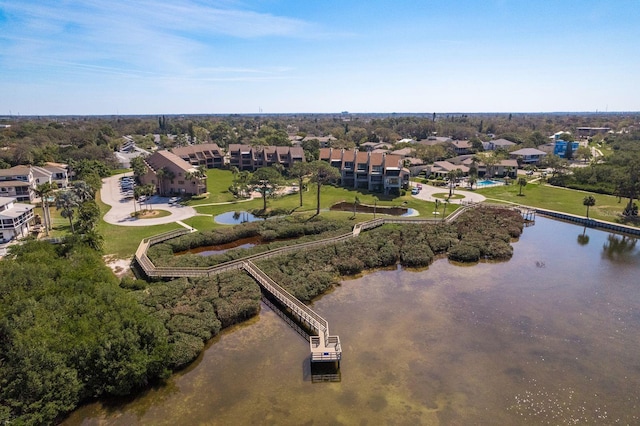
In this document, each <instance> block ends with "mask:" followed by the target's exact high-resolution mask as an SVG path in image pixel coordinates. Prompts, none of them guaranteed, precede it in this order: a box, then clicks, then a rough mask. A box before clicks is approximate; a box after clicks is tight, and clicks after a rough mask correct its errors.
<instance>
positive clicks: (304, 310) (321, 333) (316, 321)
mask: <svg viewBox="0 0 640 426" xmlns="http://www.w3.org/2000/svg"><path fill="white" fill-rule="evenodd" d="M243 269H244V270H245V271H247V272H248V273H249V275H251V276H252V277H253V278H254V279H255V280H256V281H257V282H258V283H259V284H260V287H262V288H263V289H264V290H265V291H267V292H268V293H269V294H270V295H272V296H273V297H275V298H276V299H277V300H278V301H279V302H280V303H281V304H282V305H283V306H285V307H286V308H287V309H289V310H290V311H291V313H293V314H294V315H295V316H296V317H297V318H298V319H300V320H301V321H303V322H304V323H305V324H307V325H308V326H309V327H310V328H312V329H313V330H315V331H316V333H317V335H315V336H309V347H310V349H311V362H340V359H341V358H342V348H341V346H340V337H338V336H331V335H330V333H329V323H328V322H327V320H325V319H324V318H322V317H321V316H320V315H318V314H317V313H316V312H315V311H313V310H312V309H311V308H310V307H308V306H307V305H305V304H304V303H302V302H301V301H299V300H298V299H297V298H295V297H294V296H293V295H292V294H291V293H289V292H288V291H287V290H285V289H284V288H282V287H281V286H280V285H279V284H278V283H276V282H275V281H273V280H272V279H271V278H269V276H268V275H267V274H265V273H264V272H263V271H261V270H260V269H259V268H258V267H256V265H254V264H253V263H252V262H251V261H246V262H244V263H243Z"/></svg>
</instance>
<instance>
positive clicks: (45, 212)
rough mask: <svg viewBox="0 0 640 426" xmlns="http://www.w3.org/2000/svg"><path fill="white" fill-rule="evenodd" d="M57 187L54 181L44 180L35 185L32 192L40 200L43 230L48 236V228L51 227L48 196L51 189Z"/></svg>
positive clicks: (51, 191)
mask: <svg viewBox="0 0 640 426" xmlns="http://www.w3.org/2000/svg"><path fill="white" fill-rule="evenodd" d="M56 188H58V185H57V184H56V183H55V182H53V183H52V182H45V183H43V184H40V185H38V186H36V188H35V189H34V192H35V193H36V195H37V196H38V197H40V199H41V200H42V218H43V219H44V230H45V232H46V235H47V236H49V230H50V229H51V212H50V211H49V197H50V196H51V194H52V193H53V190H54V189H56Z"/></svg>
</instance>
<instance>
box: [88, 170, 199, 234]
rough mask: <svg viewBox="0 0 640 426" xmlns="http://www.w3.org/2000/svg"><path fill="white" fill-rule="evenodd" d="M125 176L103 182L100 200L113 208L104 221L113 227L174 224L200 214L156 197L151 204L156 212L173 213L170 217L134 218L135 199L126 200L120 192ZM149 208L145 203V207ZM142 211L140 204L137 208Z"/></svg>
mask: <svg viewBox="0 0 640 426" xmlns="http://www.w3.org/2000/svg"><path fill="white" fill-rule="evenodd" d="M121 176H124V174H121V175H117V176H111V177H108V178H106V179H103V180H102V189H101V190H100V198H101V199H102V202H103V203H105V204H108V205H110V206H111V210H109V211H108V212H107V214H105V215H104V221H105V222H107V223H110V224H112V225H120V226H151V225H163V224H165V223H173V222H178V221H182V220H185V219H188V218H190V217H193V216H196V215H197V214H198V213H197V212H196V210H195V209H194V208H193V207H187V206H182V205H180V204H169V198H167V197H160V196H157V195H154V196H153V197H151V198H150V202H149V204H151V208H153V209H154V210H164V211H168V212H169V213H171V214H170V215H169V216H163V217H158V218H154V219H138V218H135V217H132V216H131V214H132V213H133V211H134V210H133V209H134V204H133V203H134V200H133V198H128V199H125V198H124V197H123V196H122V193H121V192H120V180H119V179H120V177H121ZM146 206H147V202H146V201H145V203H144V207H145V208H147V207H146ZM135 209H136V210H140V203H137V204H136V206H135Z"/></svg>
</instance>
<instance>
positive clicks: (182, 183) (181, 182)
mask: <svg viewBox="0 0 640 426" xmlns="http://www.w3.org/2000/svg"><path fill="white" fill-rule="evenodd" d="M171 183H173V182H171ZM178 185H184V181H183V180H179V181H178Z"/></svg>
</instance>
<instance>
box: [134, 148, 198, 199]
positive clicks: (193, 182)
mask: <svg viewBox="0 0 640 426" xmlns="http://www.w3.org/2000/svg"><path fill="white" fill-rule="evenodd" d="M144 162H145V166H146V168H147V171H146V173H145V174H144V175H142V176H141V177H140V181H141V183H142V184H143V185H148V184H151V185H155V187H156V190H157V191H158V194H159V195H161V196H173V195H200V194H204V193H205V192H207V178H206V176H201V174H200V172H199V171H198V169H197V168H195V167H194V166H192V165H191V164H189V163H187V162H186V161H184V160H183V159H182V158H180V157H178V156H177V155H175V154H174V153H172V152H169V151H166V150H162V151H156V152H155V153H153V154H152V155H150V156H149V157H147V158H145V159H144Z"/></svg>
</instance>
